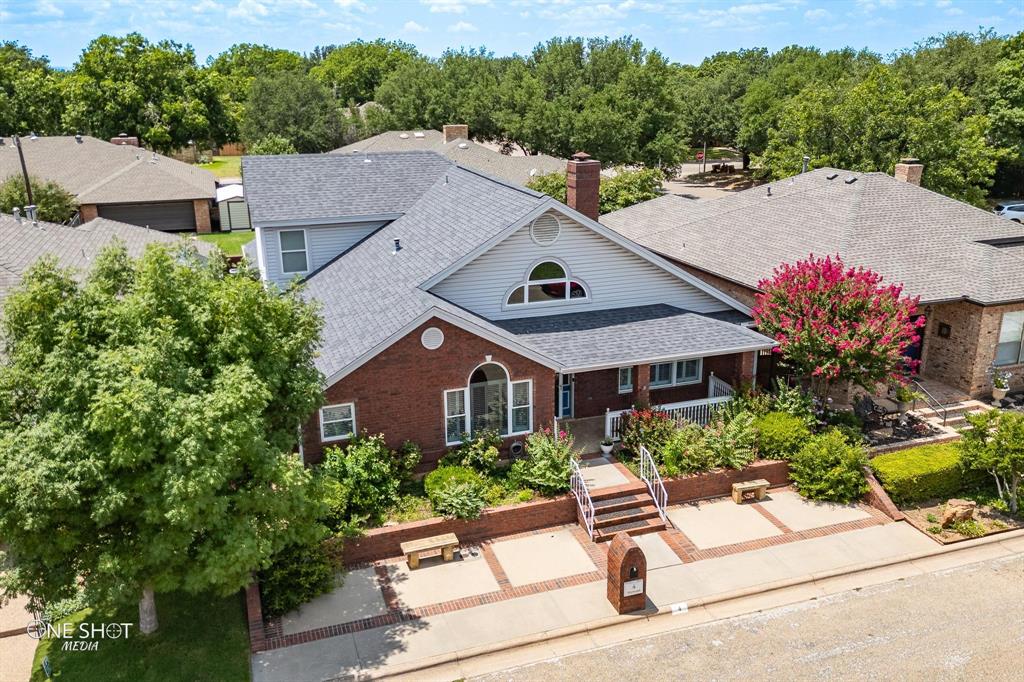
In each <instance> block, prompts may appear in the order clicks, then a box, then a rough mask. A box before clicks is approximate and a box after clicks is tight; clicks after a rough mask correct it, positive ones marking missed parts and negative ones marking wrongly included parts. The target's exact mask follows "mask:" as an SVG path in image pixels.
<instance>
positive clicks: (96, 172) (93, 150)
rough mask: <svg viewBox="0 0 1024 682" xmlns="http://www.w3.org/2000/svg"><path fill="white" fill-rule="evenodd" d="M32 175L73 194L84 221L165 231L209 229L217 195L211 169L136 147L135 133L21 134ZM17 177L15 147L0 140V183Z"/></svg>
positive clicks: (17, 168) (201, 230)
mask: <svg viewBox="0 0 1024 682" xmlns="http://www.w3.org/2000/svg"><path fill="white" fill-rule="evenodd" d="M21 148H22V151H23V152H24V154H25V165H26V167H27V168H28V173H29V175H30V176H31V177H33V178H38V179H40V180H44V181H52V182H56V183H57V184H58V185H60V186H61V187H63V188H64V189H65V190H67V191H68V192H70V193H71V194H74V195H75V199H76V200H77V201H78V212H79V215H80V217H81V221H82V222H83V223H85V222H89V221H90V220H94V219H96V218H107V219H109V220H115V221H118V222H122V223H128V224H130V225H138V226H140V227H149V228H151V229H154V230H161V231H165V232H174V231H193V230H194V231H196V232H209V231H210V229H211V227H210V205H211V203H212V202H213V199H214V197H215V195H216V181H215V179H214V176H213V173H211V172H210V171H207V170H203V169H202V168H196V167H195V166H191V165H189V164H187V163H182V162H181V161H176V160H175V159H171V158H168V157H166V156H162V155H160V154H157V153H155V152H151V151H149V150H146V149H142V148H140V147H139V141H138V139H137V138H134V137H115V138H114V139H113V140H111V142H105V141H104V140H98V139H96V138H95V137H90V136H88V135H63V136H54V137H35V136H33V137H25V138H21ZM12 176H17V177H21V163H20V162H19V160H18V150H17V149H15V147H14V145H13V144H12V143H11V141H10V140H9V139H3V138H0V182H3V181H4V180H6V179H7V178H10V177H12Z"/></svg>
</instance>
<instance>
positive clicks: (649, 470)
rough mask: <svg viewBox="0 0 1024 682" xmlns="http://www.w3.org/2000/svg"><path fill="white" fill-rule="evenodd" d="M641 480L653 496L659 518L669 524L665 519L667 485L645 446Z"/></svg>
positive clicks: (642, 448) (641, 459) (641, 453)
mask: <svg viewBox="0 0 1024 682" xmlns="http://www.w3.org/2000/svg"><path fill="white" fill-rule="evenodd" d="M640 478H641V479H643V482H644V483H646V484H647V492H649V493H650V494H651V499H652V500H654V506H655V507H657V508H658V516H660V517H661V520H662V521H664V522H666V523H668V519H666V518H665V507H666V506H668V492H666V490H665V484H664V483H662V482H661V474H659V473H658V467H657V466H656V465H655V464H654V458H653V457H651V453H650V452H648V450H647V448H645V447H644V446H643V445H641V446H640Z"/></svg>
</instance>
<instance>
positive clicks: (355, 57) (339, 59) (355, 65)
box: [309, 39, 418, 104]
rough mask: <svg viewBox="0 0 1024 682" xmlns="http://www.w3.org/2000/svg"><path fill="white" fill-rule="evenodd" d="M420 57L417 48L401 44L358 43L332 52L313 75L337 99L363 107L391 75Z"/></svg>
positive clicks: (397, 42) (392, 42)
mask: <svg viewBox="0 0 1024 682" xmlns="http://www.w3.org/2000/svg"><path fill="white" fill-rule="evenodd" d="M417 56H418V53H417V52H416V48H415V47H413V46H412V45H410V44H408V43H403V42H401V41H390V40H383V39H378V40H374V41H373V42H369V43H368V42H364V41H362V40H356V41H353V42H351V43H348V44H347V45H342V46H341V47H338V48H335V49H333V50H331V51H330V52H328V53H327V55H326V56H325V57H324V58H323V59H322V61H320V62H319V63H318V64H317V65H316V66H314V67H313V68H312V69H310V70H309V75H311V76H312V77H313V78H315V79H316V80H318V81H320V82H321V83H323V84H324V85H326V86H327V87H328V88H330V90H331V92H332V93H333V95H334V97H335V99H338V100H340V101H341V102H355V103H356V104H362V103H363V102H367V101H369V100H371V99H373V96H374V92H376V90H377V88H378V87H379V86H380V84H381V83H383V82H384V80H385V79H386V78H387V77H388V76H390V75H391V74H392V73H393V72H395V71H397V70H398V69H399V68H400V67H402V66H405V65H406V64H409V63H411V62H412V61H413V60H414V59H415V58H416V57H417Z"/></svg>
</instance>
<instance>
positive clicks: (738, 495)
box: [732, 478, 770, 504]
mask: <svg viewBox="0 0 1024 682" xmlns="http://www.w3.org/2000/svg"><path fill="white" fill-rule="evenodd" d="M769 485H770V484H769V483H768V481H766V480H764V479H763V478H759V479H757V480H756V481H743V482H742V483H733V484H732V501H733V502H735V503H736V504H743V495H744V493H754V499H755V500H763V499H764V495H765V493H767V492H768V486H769Z"/></svg>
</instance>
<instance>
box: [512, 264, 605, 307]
mask: <svg viewBox="0 0 1024 682" xmlns="http://www.w3.org/2000/svg"><path fill="white" fill-rule="evenodd" d="M585 298H587V288H586V287H585V286H584V285H583V283H582V282H580V281H579V280H576V279H572V278H571V277H570V276H569V273H567V272H566V270H565V267H564V266H562V265H561V264H560V263H556V262H555V261H544V262H542V263H538V264H537V265H535V266H534V267H533V269H532V270H530V274H529V276H528V277H527V279H526V282H525V283H523V284H521V285H519V286H517V287H516V288H515V289H513V290H512V291H511V292H510V293H509V295H508V299H507V300H506V301H505V304H506V305H523V304H527V303H552V302H555V301H568V300H579V299H585Z"/></svg>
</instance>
